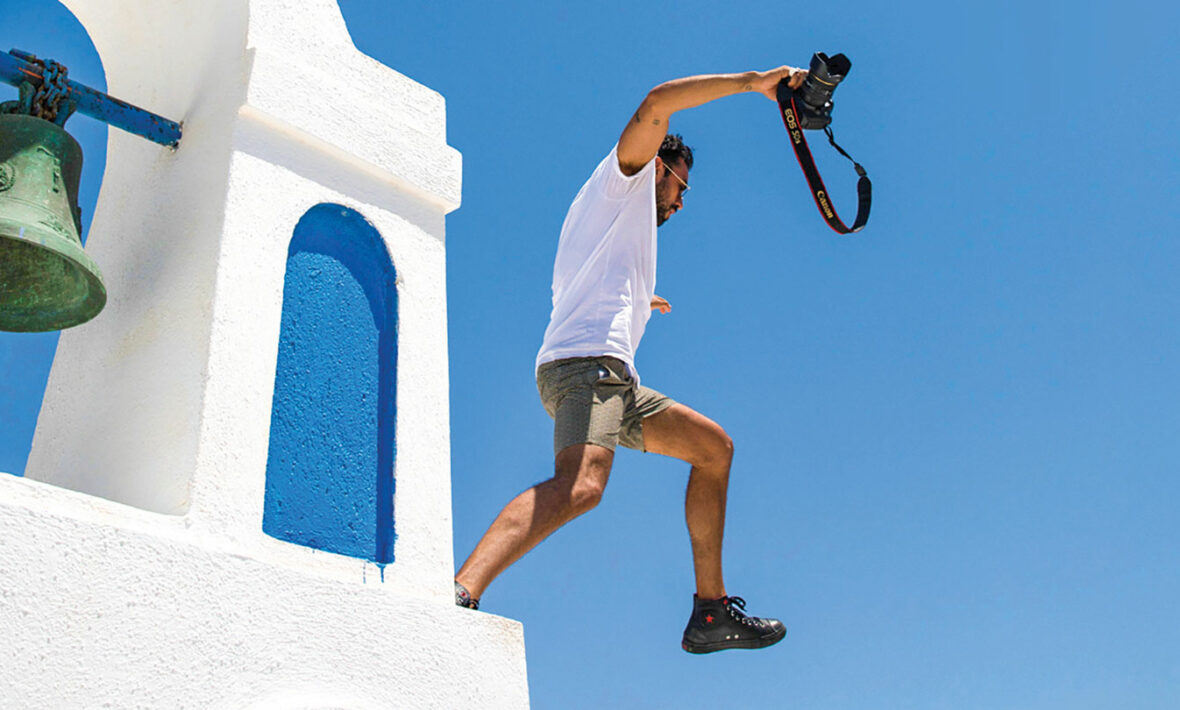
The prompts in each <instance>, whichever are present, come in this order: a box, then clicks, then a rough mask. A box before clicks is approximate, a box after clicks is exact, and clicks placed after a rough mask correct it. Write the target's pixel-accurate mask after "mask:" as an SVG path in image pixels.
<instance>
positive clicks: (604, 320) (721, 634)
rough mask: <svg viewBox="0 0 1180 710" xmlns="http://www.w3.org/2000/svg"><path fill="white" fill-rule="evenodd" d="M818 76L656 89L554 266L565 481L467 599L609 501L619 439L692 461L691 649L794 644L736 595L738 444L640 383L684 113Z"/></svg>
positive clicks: (549, 392)
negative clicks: (731, 555)
mask: <svg viewBox="0 0 1180 710" xmlns="http://www.w3.org/2000/svg"><path fill="white" fill-rule="evenodd" d="M806 76H807V72H805V71H803V70H801V69H796V68H793V67H780V68H778V69H772V70H770V71H764V72H746V73H742V74H718V75H709V76H693V77H687V78H684V79H676V80H674V81H669V82H667V83H664V84H660V85H659V86H657V87H656V88H654V89H652V90H651V91H650V92H649V93H648V94H647V97H646V98H644V100H643V103H641V104H640V105H639V109H638V110H637V111H636V112H635V115H634V116H632V118H631V120H630V121H628V123H627V127H626V128H624V129H623V134H622V135H621V136H620V137H619V142H618V144H617V145H616V146H615V147H614V149H612V150H611V152H610V154H609V155H607V156H606V158H605V159H604V160H603V161H602V162H601V163H600V164H599V165H598V167H597V168H596V169H595V170H594V173H593V174H592V175H591V176H590V179H589V180H587V181H586V184H585V185H583V186H582V189H581V190H580V191H579V192H578V195H577V197H575V198H574V202H573V204H572V205H571V206H570V209H569V212H568V213H567V214H566V217H565V223H564V224H563V225H562V227H561V238H560V241H559V242H558V246H557V260H556V262H555V264H554V266H553V311H552V314H551V315H550V319H549V327H548V328H547V329H546V330H545V340H544V343H543V344H542V345H541V351H540V353H538V355H537V389H538V390H539V391H540V395H541V401H542V403H543V404H544V405H545V410H546V411H547V412H549V415H550V416H552V417H553V420H554V428H553V450H554V453H555V465H554V470H555V474H554V476H553V478H551V479H549V480H547V481H544V482H542V483H538V484H537V485H535V486H533V487H532V488H529V489H528V490H526V491H524V492H523V493H521V494H520V495H518V496H516V498H514V499H513V500H512V501H511V502H510V503H509V504H508V505H507V506H505V508H504V510H503V511H501V512H500V514H499V515H498V516H497V517H496V519H495V521H493V522H492V525H491V527H490V528H488V531H487V532H486V533H484V536H483V539H481V540H480V541H479V544H478V545H476V547H475V550H474V551H473V552H472V553H471V556H470V557H468V558H467V561H466V562H464V563H463V566H462V568H460V569H459V573H458V574H457V575H455V603H456V604H458V605H460V606H465V607H469V608H471V609H478V608H479V597H480V596H481V595H482V594H483V591H484V589H486V588H487V586H488V585H489V584H491V582H492V580H493V579H495V578H496V577H497V576H498V575H499V574H500V573H501V572H503V571H504V570H505V569H507V567H508V566H509V565H511V564H512V563H513V562H515V561H516V560H518V559H520V557H521V556H522V555H524V554H525V553H526V552H528V551H529V550H531V549H532V548H533V547H535V546H536V545H537V544H538V543H539V542H541V541H542V540H544V539H545V538H546V537H548V536H549V535H550V534H551V533H553V531H555V530H557V529H558V528H559V527H561V526H562V525H564V524H565V523H567V522H569V521H570V520H572V519H574V518H575V517H577V516H579V515H581V514H582V513H585V512H586V511H588V510H590V509H591V508H593V507H594V506H596V505H597V504H598V501H599V500H600V499H601V498H602V492H603V490H604V489H605V488H606V481H607V478H608V477H609V476H610V470H611V463H612V462H613V460H614V450H615V446H616V445H619V444H621V445H623V446H625V447H627V448H630V449H638V450H640V451H649V452H652V453H657V454H663V455H665V456H672V457H674V458H677V459H680V460H682V461H686V462H688V463H689V464H691V465H692V470H691V472H690V473H689V477H688V492H687V494H686V495H685V501H684V516H685V519H686V520H687V522H688V533H689V537H690V538H691V540H692V557H693V566H694V569H695V572H696V594H694V595H693V612H692V616H691V617H690V618H689V621H688V626H687V628H685V630H684V639H683V641H682V642H681V645H682V646H683V648H684V650H686V651H688V652H690V653H709V652H712V651H721V650H724V649H729V648H762V647H765V646H770V645H771V644H774V643H777V642H778V641H780V640H782V638H783V636H784V635H785V634H786V628H785V627H784V626H783V624H782V622H780V621H778V620H777V619H760V618H758V617H753V616H747V615H746V614H745V613H743V612H744V609H745V606H746V605H745V601H744V600H742V599H741V597H732V596H728V595H727V593H726V591H725V582H724V581H723V579H722V574H721V543H722V537H723V534H724V530H725V500H726V491H727V489H728V486H729V467H730V463H731V461H732V460H733V441H732V440H730V438H729V435H727V434H726V433H725V430H724V429H722V428H721V427H720V426H719V425H718V424H716V423H715V422H713V421H712V420H711V419H709V418H708V417H705V416H704V415H702V414H699V413H697V412H695V411H693V410H692V409H690V408H688V407H686V406H684V405H683V404H679V403H677V402H674V401H672V400H671V399H669V398H668V397H665V396H664V395H662V394H660V393H659V392H656V391H655V390H653V389H650V388H648V387H644V386H641V385H640V383H639V373H638V372H637V371H636V369H635V351H636V349H637V348H638V347H639V340H640V338H642V337H643V331H644V328H645V327H646V326H647V320H648V318H650V317H651V310H652V309H659V310H660V312H662V313H667V312H668V311H669V310H671V305H670V304H669V303H668V302H667V301H665V300H664V299H662V298H660V297H659V296H657V295H656V294H655V285H656V227H658V226H659V225H662V224H663V223H664V222H665V221H667V220H668V218H669V217H671V216H672V215H673V214H675V213H676V212H678V211H679V210H680V209H681V208H682V207H683V206H684V193H685V192H687V191H688V171H689V170H690V169H692V150H691V149H690V148H689V147H688V146H686V145H685V144H684V142H683V140H682V139H681V137H680V136H678V135H668V119H669V118H670V117H671V115H672V114H674V113H676V112H677V111H680V110H682V109H687V108H692V107H694V106H700V105H701V104H704V103H707V102H709V101H713V100H714V99H719V98H721V97H723V96H729V95H731V94H737V93H741V92H746V91H755V92H758V93H760V94H763V95H764V96H766V97H767V98H769V99H770V100H771V101H776V98H775V90H776V88H777V87H778V84H779V82H780V81H781V80H784V79H785V80H787V81H788V83H789V84H790V86H791V88H798V87H799V86H800V85H801V84H802V83H803V79H804V78H805V77H806Z"/></svg>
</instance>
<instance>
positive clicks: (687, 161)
mask: <svg viewBox="0 0 1180 710" xmlns="http://www.w3.org/2000/svg"><path fill="white" fill-rule="evenodd" d="M659 156H660V160H662V161H664V165H670V164H672V163H675V162H676V160H677V159H680V160H683V161H684V167H686V168H688V169H689V170H692V148H689V147H688V146H686V145H685V144H684V139H683V138H681V137H680V134H679V133H669V134H668V135H666V136H664V142H663V143H661V144H660V152H659Z"/></svg>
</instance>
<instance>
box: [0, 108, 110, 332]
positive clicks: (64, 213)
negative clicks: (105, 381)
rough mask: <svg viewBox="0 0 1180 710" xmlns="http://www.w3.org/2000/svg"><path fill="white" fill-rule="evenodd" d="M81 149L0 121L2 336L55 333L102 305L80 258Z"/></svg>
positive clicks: (21, 120)
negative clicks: (79, 186)
mask: <svg viewBox="0 0 1180 710" xmlns="http://www.w3.org/2000/svg"><path fill="white" fill-rule="evenodd" d="M81 174H82V148H81V147H80V146H79V145H78V141H76V140H74V138H73V136H71V135H70V134H69V133H66V132H65V129H63V128H61V127H59V126H56V125H54V124H53V123H50V122H49V121H46V120H44V119H41V118H35V117H33V116H26V115H22V114H0V330H8V331H18V332H33V331H45V330H61V329H63V328H69V327H71V326H75V325H78V324H80V323H85V322H86V321H88V320H90V319H91V318H93V317H94V316H96V315H98V312H99V311H101V310H102V307H103V306H104V305H106V302H107V290H106V286H105V285H103V282H102V275H101V274H100V273H99V271H98V266H97V265H96V264H95V263H94V261H93V260H92V259H91V258H90V257H89V256H87V255H86V252H85V251H83V250H82V240H81V239H80V238H79V234H80V232H81V229H82V220H81V210H80V209H79V208H78V181H79V179H80V178H81Z"/></svg>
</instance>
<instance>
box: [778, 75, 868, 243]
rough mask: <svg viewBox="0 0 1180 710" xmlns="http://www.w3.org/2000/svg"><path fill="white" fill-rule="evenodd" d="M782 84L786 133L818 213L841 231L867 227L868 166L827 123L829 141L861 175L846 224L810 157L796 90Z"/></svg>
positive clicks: (780, 98)
mask: <svg viewBox="0 0 1180 710" xmlns="http://www.w3.org/2000/svg"><path fill="white" fill-rule="evenodd" d="M784 86H786V84H785V83H784V84H782V85H780V87H779V92H778V107H779V111H780V113H781V114H782V116H783V123H784V124H785V125H786V127H787V133H788V134H790V136H791V147H792V148H794V149H795V158H796V159H797V160H798V161H799V167H801V168H803V175H804V177H806V178H807V185H808V187H810V188H811V196H812V197H814V198H815V206H816V207H818V208H819V213H820V214H821V215H823V218H824V221H825V222H827V223H828V226H829V227H831V228H832V229H834V230H835V231H836V233H838V234H851V233H852V232H859V231H860V230H862V229H864V226H865V223H866V222H868V221H869V207H870V206H871V204H872V202H873V183H872V182H870V181H869V176H868V174H867V173H865V169H864V168H863V167H861V165H860V163H858V162H856V161H855V160H852V156H851V155H849V154H848V153H847V152H845V150H844V149H843V148H841V147H840V146H838V145H836V139H835V138H833V137H832V129H831V128H830V127H827V126H825V127H824V133H825V134H827V136H828V142H829V143H831V144H832V147H833V148H835V149H836V150H838V151H839V152H840V155H843V156H844V157H845V158H848V159H849V160H851V161H852V165H853V166H854V167H855V168H856V174H857V175H859V176H860V179H859V180H858V181H857V183H856V195H857V198H858V200H859V201H858V204H857V206H856V219H855V220H853V222H852V227H851V228H849V227H846V226H845V225H844V222H842V221H841V220H840V217H839V215H837V214H836V208H835V207H833V206H832V201H831V199H829V197H828V190H827V188H826V187H824V180H823V178H821V177H820V176H819V171H818V170H816V169H815V160H814V159H813V158H812V157H811V149H810V148H808V147H807V139H806V138H805V137H804V136H803V129H802V128H800V127H799V125H800V122H799V111H798V109H796V108H795V97H794V92H792V91H790V90H789V89H788V90H786V91H784V90H783V87H784Z"/></svg>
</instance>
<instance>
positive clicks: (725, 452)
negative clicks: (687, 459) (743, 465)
mask: <svg viewBox="0 0 1180 710" xmlns="http://www.w3.org/2000/svg"><path fill="white" fill-rule="evenodd" d="M701 458H702V460H701V461H698V462H696V463H697V465H700V466H708V467H709V468H724V469H726V470H728V469H729V465H730V464H731V463H733V439H731V438H730V437H729V434H727V433H725V430H724V429H721V428H720V427H718V430H717V432H716V433H715V434H714V435H713V436H711V437H709V438H708V440H707V442H706V445H705V447H704V450H703V451H702V453H701Z"/></svg>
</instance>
